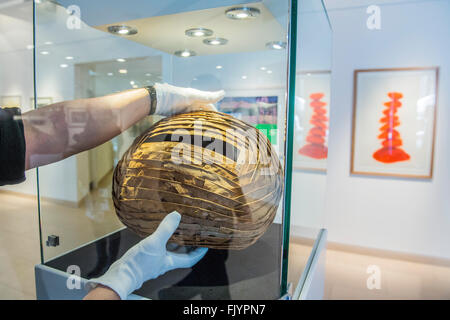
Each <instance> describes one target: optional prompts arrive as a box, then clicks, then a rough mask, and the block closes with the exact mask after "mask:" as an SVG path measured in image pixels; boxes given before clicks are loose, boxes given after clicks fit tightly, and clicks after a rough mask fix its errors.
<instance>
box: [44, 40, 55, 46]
mask: <svg viewBox="0 0 450 320" xmlns="http://www.w3.org/2000/svg"><path fill="white" fill-rule="evenodd" d="M44 44H45V45H47V46H49V45H52V44H53V42H51V41H46V42H44Z"/></svg>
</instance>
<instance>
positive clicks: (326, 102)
mask: <svg viewBox="0 0 450 320" xmlns="http://www.w3.org/2000/svg"><path fill="white" fill-rule="evenodd" d="M330 83H331V72H330V71H308V72H298V73H297V77H296V81H295V118H294V159H293V168H294V169H299V170H309V171H322V172H324V171H326V168H327V156H328V123H329V114H330Z"/></svg>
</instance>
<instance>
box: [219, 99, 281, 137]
mask: <svg viewBox="0 0 450 320" xmlns="http://www.w3.org/2000/svg"><path fill="white" fill-rule="evenodd" d="M217 109H218V110H219V111H220V112H223V113H228V114H230V115H232V116H233V117H235V118H237V119H240V120H242V121H245V122H247V123H248V124H251V125H253V126H254V127H256V128H257V129H259V130H261V131H262V132H263V133H264V134H265V135H266V136H267V138H268V139H269V141H270V143H271V144H273V145H277V140H278V139H277V136H278V135H277V128H278V125H277V109H278V96H257V97H225V98H224V99H222V100H221V101H219V102H218V103H217Z"/></svg>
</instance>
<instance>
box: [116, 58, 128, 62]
mask: <svg viewBox="0 0 450 320" xmlns="http://www.w3.org/2000/svg"><path fill="white" fill-rule="evenodd" d="M116 61H117V62H125V61H127V60H125V59H123V58H119V59H116Z"/></svg>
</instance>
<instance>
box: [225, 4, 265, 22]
mask: <svg viewBox="0 0 450 320" xmlns="http://www.w3.org/2000/svg"><path fill="white" fill-rule="evenodd" d="M260 13H261V11H260V10H259V9H257V8H254V7H234V8H231V9H228V10H227V11H225V14H226V16H227V17H228V18H230V19H234V20H244V19H250V18H256V17H257V16H259V14H260Z"/></svg>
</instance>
